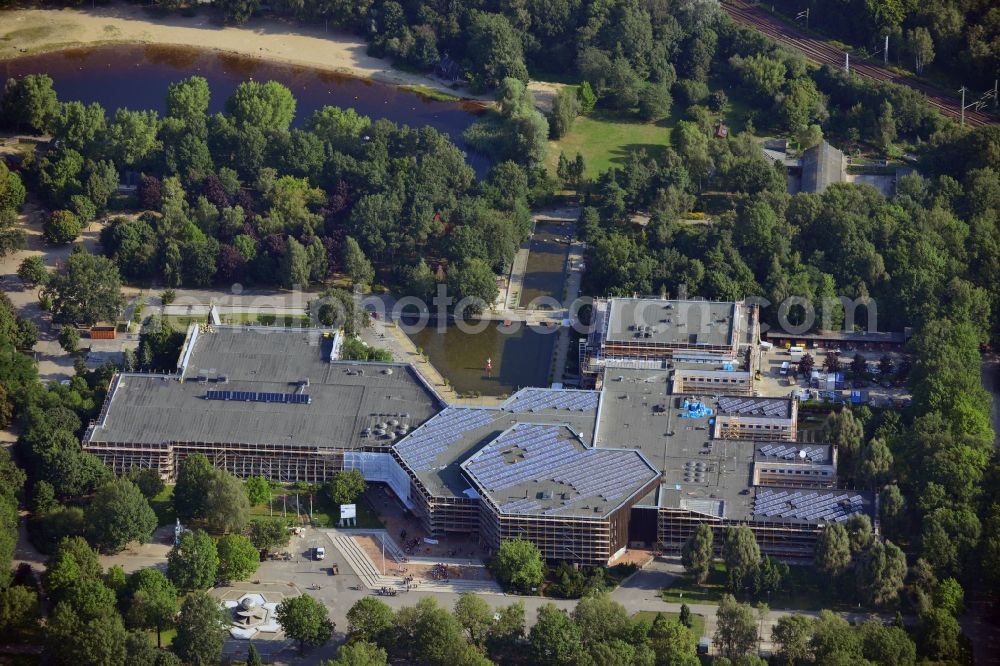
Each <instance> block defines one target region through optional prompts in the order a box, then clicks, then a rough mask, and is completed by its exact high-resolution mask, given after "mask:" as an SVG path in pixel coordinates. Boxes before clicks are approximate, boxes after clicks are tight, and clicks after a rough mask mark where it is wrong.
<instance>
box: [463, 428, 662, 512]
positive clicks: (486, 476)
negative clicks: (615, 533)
mask: <svg viewBox="0 0 1000 666" xmlns="http://www.w3.org/2000/svg"><path fill="white" fill-rule="evenodd" d="M462 467H463V468H464V469H465V471H466V473H468V474H469V476H470V477H472V478H473V479H474V480H475V481H476V483H477V484H478V486H479V488H480V490H481V492H483V493H485V494H487V495H488V496H489V498H490V500H491V501H492V502H493V503H494V504H495V505H497V507H498V508H499V510H500V512H501V513H505V514H516V515H544V516H552V517H575V518H603V517H606V516H607V515H608V514H609V513H611V512H612V511H614V510H615V509H616V508H618V507H619V506H621V505H622V504H624V503H625V502H626V501H627V500H628V499H629V498H631V497H632V496H633V495H635V494H636V493H638V492H640V491H641V490H642V489H643V487H645V486H647V485H648V484H650V483H651V482H653V481H654V480H655V479H656V478H657V477H658V476H659V472H658V470H657V469H656V468H655V467H653V466H652V465H651V464H650V463H649V462H648V461H647V460H646V459H645V458H643V456H642V455H641V454H640V453H639V452H638V451H625V450H620V449H618V450H616V449H604V448H590V447H587V446H585V445H584V443H583V442H582V441H581V440H580V438H579V437H577V435H576V433H574V432H573V431H572V430H570V429H569V428H567V427H566V426H563V425H556V424H542V423H520V424H516V425H514V426H512V427H511V428H509V429H507V430H505V431H504V432H503V433H501V434H500V435H499V436H497V437H496V438H494V439H493V440H492V441H490V442H489V443H488V444H487V445H486V446H484V447H483V448H482V449H480V450H479V451H478V452H477V453H476V454H475V455H473V456H472V457H471V458H469V459H468V460H467V461H465V462H464V463H463V464H462Z"/></svg>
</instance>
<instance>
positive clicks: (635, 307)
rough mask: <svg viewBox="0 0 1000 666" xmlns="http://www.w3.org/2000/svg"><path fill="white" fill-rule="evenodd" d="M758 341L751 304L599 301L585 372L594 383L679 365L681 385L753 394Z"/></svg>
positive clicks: (755, 314)
mask: <svg viewBox="0 0 1000 666" xmlns="http://www.w3.org/2000/svg"><path fill="white" fill-rule="evenodd" d="M759 338H760V322H759V320H758V312H757V308H756V307H754V306H752V305H749V304H747V303H742V302H737V303H721V302H715V301H694V300H666V299H660V298H612V299H610V300H598V301H595V303H594V308H593V325H592V328H591V332H590V334H589V336H588V337H587V341H586V343H585V344H584V346H583V354H582V359H581V368H582V370H583V372H584V373H585V374H587V375H589V376H590V377H591V378H595V377H597V376H599V375H600V374H601V373H602V372H603V371H604V370H605V369H606V368H661V367H664V366H665V364H666V363H668V362H673V363H676V364H679V366H680V367H682V368H683V371H682V372H681V373H679V374H678V377H677V378H678V381H679V382H680V383H681V384H682V385H687V386H691V387H692V388H696V387H697V388H704V389H706V390H707V389H708V387H710V386H712V385H713V384H719V383H726V384H729V385H730V388H732V389H733V391H732V392H735V393H750V392H751V391H752V388H753V378H752V376H751V374H750V373H749V372H746V374H742V375H741V374H730V373H742V372H745V371H746V370H747V369H748V368H750V367H753V365H752V364H753V362H754V361H755V354H756V353H757V348H758V343H759Z"/></svg>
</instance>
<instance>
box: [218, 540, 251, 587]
mask: <svg viewBox="0 0 1000 666" xmlns="http://www.w3.org/2000/svg"><path fill="white" fill-rule="evenodd" d="M216 550H217V551H218V553H219V578H221V579H222V580H226V581H236V580H246V579H248V578H249V577H250V576H252V575H253V573H254V572H255V571H257V566H258V565H259V564H260V553H258V552H257V549H256V548H254V546H253V544H252V543H250V539H248V538H246V537H245V536H243V535H242V534H227V535H225V536H224V537H222V538H221V539H219V541H218V543H217V544H216Z"/></svg>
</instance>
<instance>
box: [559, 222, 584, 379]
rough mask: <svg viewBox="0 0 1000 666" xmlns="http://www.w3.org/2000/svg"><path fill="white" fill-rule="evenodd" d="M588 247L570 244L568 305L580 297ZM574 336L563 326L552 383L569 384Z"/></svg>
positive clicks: (568, 254) (567, 277) (566, 288)
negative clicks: (567, 370) (568, 370)
mask: <svg viewBox="0 0 1000 666" xmlns="http://www.w3.org/2000/svg"><path fill="white" fill-rule="evenodd" d="M586 249H587V245H586V244H585V243H582V242H580V241H573V243H572V244H570V247H569V252H568V253H567V255H566V284H565V301H564V303H566V304H570V305H571V304H572V303H573V302H575V301H576V299H577V298H578V297H579V296H580V283H581V282H582V281H583V270H584V263H583V258H584V254H585V252H586ZM573 339H574V338H573V336H572V335H571V329H570V328H569V327H567V326H563V327H562V328H561V329H560V330H559V339H558V340H557V341H556V362H555V369H554V370H553V372H552V381H553V382H558V383H560V384H563V385H564V386H565V385H566V384H568V383H570V382H569V380H568V378H567V376H566V364H567V363H568V362H569V355H570V354H575V353H576V349H571V348H570V345H571V343H572V342H573ZM574 381H576V382H578V381H579V376H577V377H576V378H575V379H574Z"/></svg>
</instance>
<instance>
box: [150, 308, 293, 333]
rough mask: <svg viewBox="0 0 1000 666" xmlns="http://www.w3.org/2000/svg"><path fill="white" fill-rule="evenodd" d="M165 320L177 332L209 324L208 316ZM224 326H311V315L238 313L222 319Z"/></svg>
mask: <svg viewBox="0 0 1000 666" xmlns="http://www.w3.org/2000/svg"><path fill="white" fill-rule="evenodd" d="M164 319H165V320H166V321H167V322H169V323H170V325H171V326H173V328H174V330H175V331H184V330H187V327H188V326H190V325H191V324H204V323H206V322H208V316H207V315H196V316H191V315H167V316H165V317H164ZM221 319H222V323H223V324H264V325H265V326H275V325H277V326H309V325H311V324H310V320H309V315H278V316H276V315H269V314H260V313H258V312H236V313H234V314H226V315H222V317H221Z"/></svg>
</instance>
